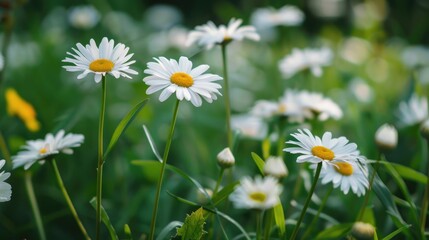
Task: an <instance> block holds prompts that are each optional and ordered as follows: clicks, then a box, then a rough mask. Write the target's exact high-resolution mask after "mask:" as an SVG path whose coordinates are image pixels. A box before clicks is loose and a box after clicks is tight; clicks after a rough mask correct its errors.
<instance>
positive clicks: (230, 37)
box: [188, 18, 260, 49]
mask: <svg viewBox="0 0 429 240" xmlns="http://www.w3.org/2000/svg"><path fill="white" fill-rule="evenodd" d="M242 22H243V21H242V20H241V19H234V18H232V19H231V20H230V21H229V23H228V26H225V25H220V26H219V27H217V26H216V25H215V24H214V23H213V22H212V21H209V22H207V24H204V25H200V26H196V27H195V30H193V31H191V32H190V33H189V36H188V46H190V45H192V44H193V43H196V44H198V45H199V46H204V47H206V48H207V49H210V48H212V47H213V46H214V45H215V44H222V43H228V42H230V41H241V40H243V39H245V38H248V39H251V40H254V41H259V39H260V36H259V34H258V33H257V32H256V29H255V27H253V26H249V25H247V26H241V27H240V25H241V23H242Z"/></svg>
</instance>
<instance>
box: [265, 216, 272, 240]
mask: <svg viewBox="0 0 429 240" xmlns="http://www.w3.org/2000/svg"><path fill="white" fill-rule="evenodd" d="M273 217H274V209H269V210H268V211H267V214H266V215H265V232H264V240H268V239H270V233H271V226H272V223H273Z"/></svg>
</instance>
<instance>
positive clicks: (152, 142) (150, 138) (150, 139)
mask: <svg viewBox="0 0 429 240" xmlns="http://www.w3.org/2000/svg"><path fill="white" fill-rule="evenodd" d="M143 131H144V133H145V134H146V138H147V140H148V141H149V145H150V148H151V149H152V152H153V154H155V157H156V158H157V159H158V161H160V162H162V158H161V155H159V152H158V149H157V148H156V145H155V142H154V141H153V138H152V136H151V135H150V133H149V130H148V129H147V127H146V125H143Z"/></svg>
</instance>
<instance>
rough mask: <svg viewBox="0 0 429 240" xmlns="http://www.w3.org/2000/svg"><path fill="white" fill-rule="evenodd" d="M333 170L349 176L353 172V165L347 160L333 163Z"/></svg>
mask: <svg viewBox="0 0 429 240" xmlns="http://www.w3.org/2000/svg"><path fill="white" fill-rule="evenodd" d="M335 170H336V171H337V172H339V173H340V174H342V175H344V176H350V175H352V174H353V166H352V165H351V164H350V163H347V162H338V163H335Z"/></svg>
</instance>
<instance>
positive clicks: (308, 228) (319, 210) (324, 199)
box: [302, 187, 334, 239]
mask: <svg viewBox="0 0 429 240" xmlns="http://www.w3.org/2000/svg"><path fill="white" fill-rule="evenodd" d="M333 189H334V188H333V187H329V190H328V191H327V192H326V194H325V197H324V198H323V200H322V203H321V204H320V207H319V209H318V210H317V213H316V216H314V218H313V220H312V221H311V223H310V225H309V226H308V227H307V230H305V232H304V235H303V236H302V239H306V237H307V236H308V235H309V234H310V233H311V231H312V230H313V227H314V225H315V224H316V222H317V220H318V219H319V216H320V213H322V210H323V208H324V207H325V205H326V202H327V201H328V198H329V196H330V195H331V193H332V190H333Z"/></svg>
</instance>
